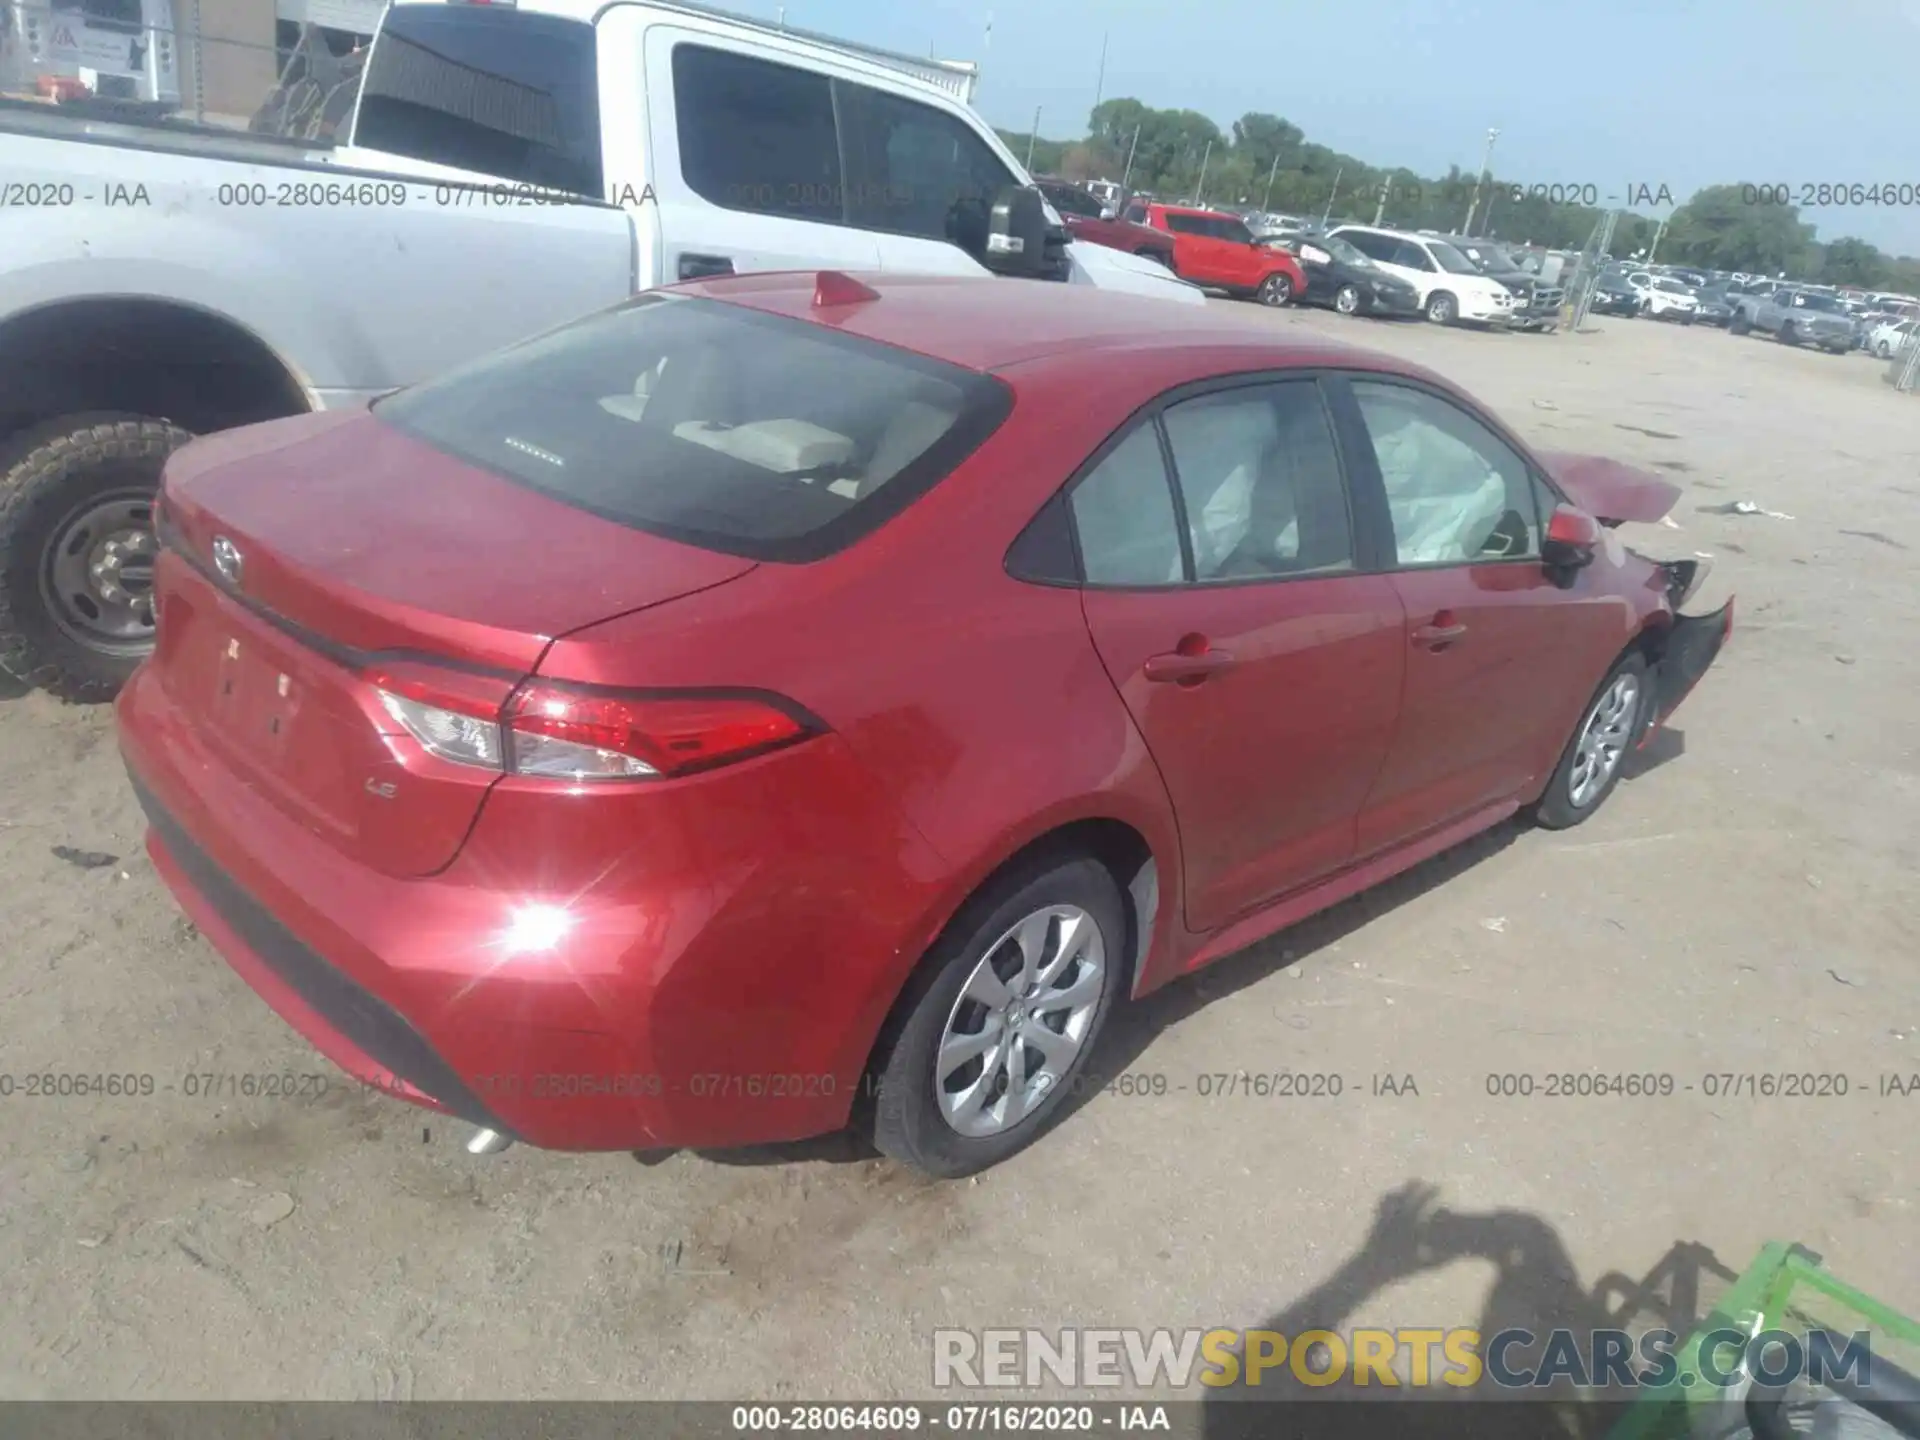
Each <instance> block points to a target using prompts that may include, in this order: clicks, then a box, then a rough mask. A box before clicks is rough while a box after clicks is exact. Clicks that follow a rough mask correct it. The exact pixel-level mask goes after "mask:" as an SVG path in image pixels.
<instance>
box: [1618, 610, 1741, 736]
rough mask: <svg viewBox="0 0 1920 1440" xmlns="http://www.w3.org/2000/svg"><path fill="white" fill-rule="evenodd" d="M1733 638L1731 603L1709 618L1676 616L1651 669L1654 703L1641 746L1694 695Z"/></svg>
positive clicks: (1649, 711) (1648, 715)
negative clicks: (1697, 686) (1652, 671)
mask: <svg viewBox="0 0 1920 1440" xmlns="http://www.w3.org/2000/svg"><path fill="white" fill-rule="evenodd" d="M1732 636H1733V601H1732V600H1728V601H1727V603H1726V604H1724V605H1722V606H1721V607H1720V608H1719V609H1718V610H1716V611H1714V612H1713V613H1712V614H1710V615H1679V616H1675V617H1674V622H1673V628H1672V629H1671V630H1670V631H1668V633H1667V638H1666V641H1665V643H1664V644H1663V646H1662V647H1661V651H1660V660H1659V662H1658V664H1657V665H1656V666H1655V667H1654V676H1653V703H1652V704H1651V705H1650V706H1649V707H1648V709H1647V728H1646V731H1645V734H1644V735H1643V736H1642V737H1641V741H1640V743H1641V744H1642V745H1644V744H1646V743H1647V741H1648V740H1649V739H1651V738H1652V735H1653V732H1654V731H1655V730H1656V729H1658V728H1659V727H1660V726H1662V725H1664V724H1666V722H1667V721H1668V720H1669V719H1671V718H1672V716H1673V712H1674V711H1675V710H1677V709H1679V708H1680V703H1681V702H1682V701H1683V700H1685V699H1686V698H1687V696H1689V695H1691V694H1692V693H1693V689H1694V687H1695V686H1696V685H1698V684H1699V683H1700V681H1701V678H1702V677H1703V676H1704V675H1705V674H1706V673H1707V671H1708V670H1709V669H1711V668H1712V666H1713V662H1714V661H1715V660H1717V659H1719V658H1720V652H1721V651H1722V650H1723V649H1725V648H1726V643H1727V641H1728V640H1729V639H1731V638H1732Z"/></svg>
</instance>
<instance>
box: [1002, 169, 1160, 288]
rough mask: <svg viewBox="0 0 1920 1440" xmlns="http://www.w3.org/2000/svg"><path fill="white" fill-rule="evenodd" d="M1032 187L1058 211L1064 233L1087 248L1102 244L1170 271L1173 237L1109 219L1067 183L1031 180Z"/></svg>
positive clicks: (1089, 197)
mask: <svg viewBox="0 0 1920 1440" xmlns="http://www.w3.org/2000/svg"><path fill="white" fill-rule="evenodd" d="M1033 183H1034V187H1035V188H1036V189H1037V190H1039V192H1040V193H1041V194H1042V195H1044V196H1046V197H1047V201H1048V203H1049V204H1051V205H1052V206H1053V208H1054V209H1055V210H1057V211H1059V212H1060V220H1061V223H1062V224H1064V225H1065V226H1066V227H1067V233H1068V234H1069V235H1071V236H1072V237H1073V238H1074V239H1076V240H1085V241H1086V242H1087V243H1088V244H1089V245H1105V246H1106V247H1107V248H1108V249H1110V250H1125V251H1126V252H1127V253H1128V254H1130V255H1144V256H1145V257H1146V258H1147V259H1149V260H1158V261H1159V262H1160V263H1161V264H1162V265H1164V266H1166V267H1167V268H1168V269H1169V270H1171V269H1172V268H1173V237H1172V236H1171V235H1168V234H1167V233H1166V232H1165V231H1162V230H1155V229H1154V228H1153V227H1152V226H1150V225H1136V224H1134V223H1133V222H1132V221H1131V220H1119V219H1114V220H1109V219H1108V218H1107V217H1106V211H1105V209H1104V208H1103V207H1102V206H1101V204H1100V202H1099V201H1098V200H1097V199H1095V198H1094V197H1093V196H1092V195H1090V194H1088V193H1087V192H1086V191H1085V190H1082V189H1081V188H1080V187H1079V186H1078V185H1075V184H1074V183H1072V182H1071V181H1069V180H1035V181H1034V182H1033Z"/></svg>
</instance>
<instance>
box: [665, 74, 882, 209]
mask: <svg viewBox="0 0 1920 1440" xmlns="http://www.w3.org/2000/svg"><path fill="white" fill-rule="evenodd" d="M673 107H674V119H675V122H676V128H677V130H678V131H679V135H680V173H681V176H682V178H683V179H685V181H686V182H687V187H688V188H689V189H691V190H692V191H693V193H694V194H696V195H698V196H699V197H700V198H701V199H703V200H705V201H707V202H708V203H709V204H713V205H719V206H722V207H724V208H725V209H728V210H748V211H752V212H754V213H755V214H760V215H778V216H781V217H783V218H785V219H790V220H814V221H824V222H827V223H829V224H839V223H840V222H841V221H842V219H843V215H844V197H843V195H842V193H841V192H842V186H841V175H840V145H839V138H838V136H837V134H836V133H835V130H834V122H833V82H832V81H830V80H829V79H828V78H827V77H826V76H824V75H819V74H815V73H814V72H813V71H810V70H798V69H795V68H794V67H793V66H791V65H774V64H771V63H770V62H768V61H765V60H755V59H753V58H752V57H750V56H746V55H736V54H733V53H732V52H730V51H725V50H709V49H707V48H706V47H705V46H703V45H676V46H675V47H674V51H673Z"/></svg>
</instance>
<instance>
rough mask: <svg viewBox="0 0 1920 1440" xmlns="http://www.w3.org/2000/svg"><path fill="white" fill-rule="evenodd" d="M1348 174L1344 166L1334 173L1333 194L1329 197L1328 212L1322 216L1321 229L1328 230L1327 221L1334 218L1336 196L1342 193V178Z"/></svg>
mask: <svg viewBox="0 0 1920 1440" xmlns="http://www.w3.org/2000/svg"><path fill="white" fill-rule="evenodd" d="M1346 173H1347V167H1346V166H1344V165H1342V166H1340V167H1339V168H1338V169H1336V170H1335V171H1334V172H1333V194H1332V195H1329V196H1327V208H1326V211H1325V213H1323V214H1322V215H1321V216H1320V228H1321V229H1323V230H1324V229H1326V226H1327V221H1329V220H1331V219H1332V218H1333V201H1334V196H1337V195H1338V194H1339V193H1340V177H1341V176H1342V175H1344V174H1346Z"/></svg>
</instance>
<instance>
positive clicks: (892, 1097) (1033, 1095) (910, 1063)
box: [872, 856, 1128, 1179]
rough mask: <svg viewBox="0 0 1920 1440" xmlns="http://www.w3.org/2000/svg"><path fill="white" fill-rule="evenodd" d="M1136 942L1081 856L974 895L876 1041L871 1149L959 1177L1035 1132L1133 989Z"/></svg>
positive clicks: (1097, 869)
mask: <svg viewBox="0 0 1920 1440" xmlns="http://www.w3.org/2000/svg"><path fill="white" fill-rule="evenodd" d="M1127 940H1128V932H1127V912H1126V906H1125V904H1124V902H1123V901H1122V899H1121V895H1120V888H1119V886H1118V885H1117V884H1115V882H1114V879H1113V876H1112V875H1111V874H1109V873H1108V871H1107V869H1106V868H1105V867H1104V866H1102V865H1101V864H1100V863H1099V862H1098V861H1095V860H1092V859H1089V858H1087V857H1085V856H1074V857H1069V858H1065V859H1062V858H1059V857H1055V858H1053V859H1051V860H1050V861H1042V862H1037V863H1036V864H1034V865H1032V866H1028V867H1022V868H1020V869H1017V870H1014V871H1011V872H1009V873H1008V874H1007V875H1005V876H1003V877H1002V878H1001V879H1000V880H998V881H996V882H993V883H992V884H990V885H989V886H988V887H987V888H986V889H984V890H982V891H981V892H980V893H979V894H977V895H976V896H974V898H973V899H972V900H970V901H968V903H967V904H966V906H965V907H964V908H963V909H962V910H961V912H960V914H959V915H958V916H956V917H955V919H954V922H953V924H952V925H950V926H949V927H948V929H947V933H946V934H945V935H943V936H942V937H941V939H940V940H939V941H938V942H937V943H936V944H935V946H934V948H933V949H932V950H931V951H930V952H929V953H928V955H927V957H926V960H925V962H924V963H923V964H922V965H921V967H920V969H919V971H918V972H917V973H916V974H915V977H914V980H913V981H912V983H911V984H909V986H908V988H907V991H906V993H905V994H904V995H903V996H902V997H901V999H900V1002H899V1004H898V1005H897V1006H896V1007H895V1011H894V1018H893V1020H892V1021H890V1022H889V1027H888V1032H887V1033H886V1034H884V1035H883V1037H882V1040H881V1044H880V1046H879V1047H878V1048H877V1050H876V1053H875V1060H874V1065H873V1069H872V1076H873V1081H874V1086H875V1095H876V1099H875V1103H874V1109H873V1143H874V1146H875V1148H877V1149H878V1150H879V1151H880V1152H881V1153H882V1154H884V1155H888V1156H891V1157H892V1158H893V1159H895V1160H898V1161H900V1162H901V1163H902V1164H905V1165H911V1166H913V1167H914V1168H915V1169H917V1170H921V1171H923V1172H925V1173H926V1174H929V1175H933V1176H937V1177H940V1178H944V1179H953V1178H957V1177H960V1176H963V1175H971V1174H974V1173H976V1172H978V1171H981V1170H985V1169H987V1168H988V1167H989V1166H993V1165H997V1164H999V1163H1000V1162H1001V1161H1002V1160H1005V1159H1007V1158H1008V1157H1009V1156H1011V1155H1014V1154H1016V1153H1017V1152H1019V1151H1021V1150H1024V1149H1025V1148H1026V1147H1027V1146H1028V1145H1031V1144H1032V1143H1033V1142H1034V1141H1035V1140H1037V1139H1039V1138H1040V1136H1041V1135H1043V1134H1045V1133H1046V1131H1047V1130H1048V1129H1049V1128H1050V1126H1051V1125H1052V1123H1053V1122H1054V1121H1055V1120H1057V1119H1058V1118H1059V1116H1060V1113H1061V1110H1062V1107H1063V1106H1064V1104H1065V1102H1066V1100H1067V1098H1068V1096H1069V1095H1070V1094H1071V1093H1072V1091H1073V1088H1074V1084H1075V1082H1076V1081H1077V1080H1078V1079H1079V1077H1080V1075H1081V1073H1082V1072H1083V1070H1084V1069H1085V1066H1086V1064H1087V1060H1088V1057H1089V1056H1090V1055H1091V1054H1092V1052H1093V1049H1094V1046H1095V1044H1096V1043H1097V1042H1098V1040H1099V1037H1100V1032H1101V1030H1102V1029H1103V1028H1104V1027H1105V1025H1106V1020H1107V1016H1108V1015H1109V1014H1110V1013H1111V1011H1112V1009H1113V1006H1114V1003H1115V1001H1116V1000H1117V999H1118V998H1119V996H1120V995H1121V994H1122V993H1123V991H1124V989H1125V982H1126V978H1127V973H1128V963H1127V951H1128V944H1127Z"/></svg>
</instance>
